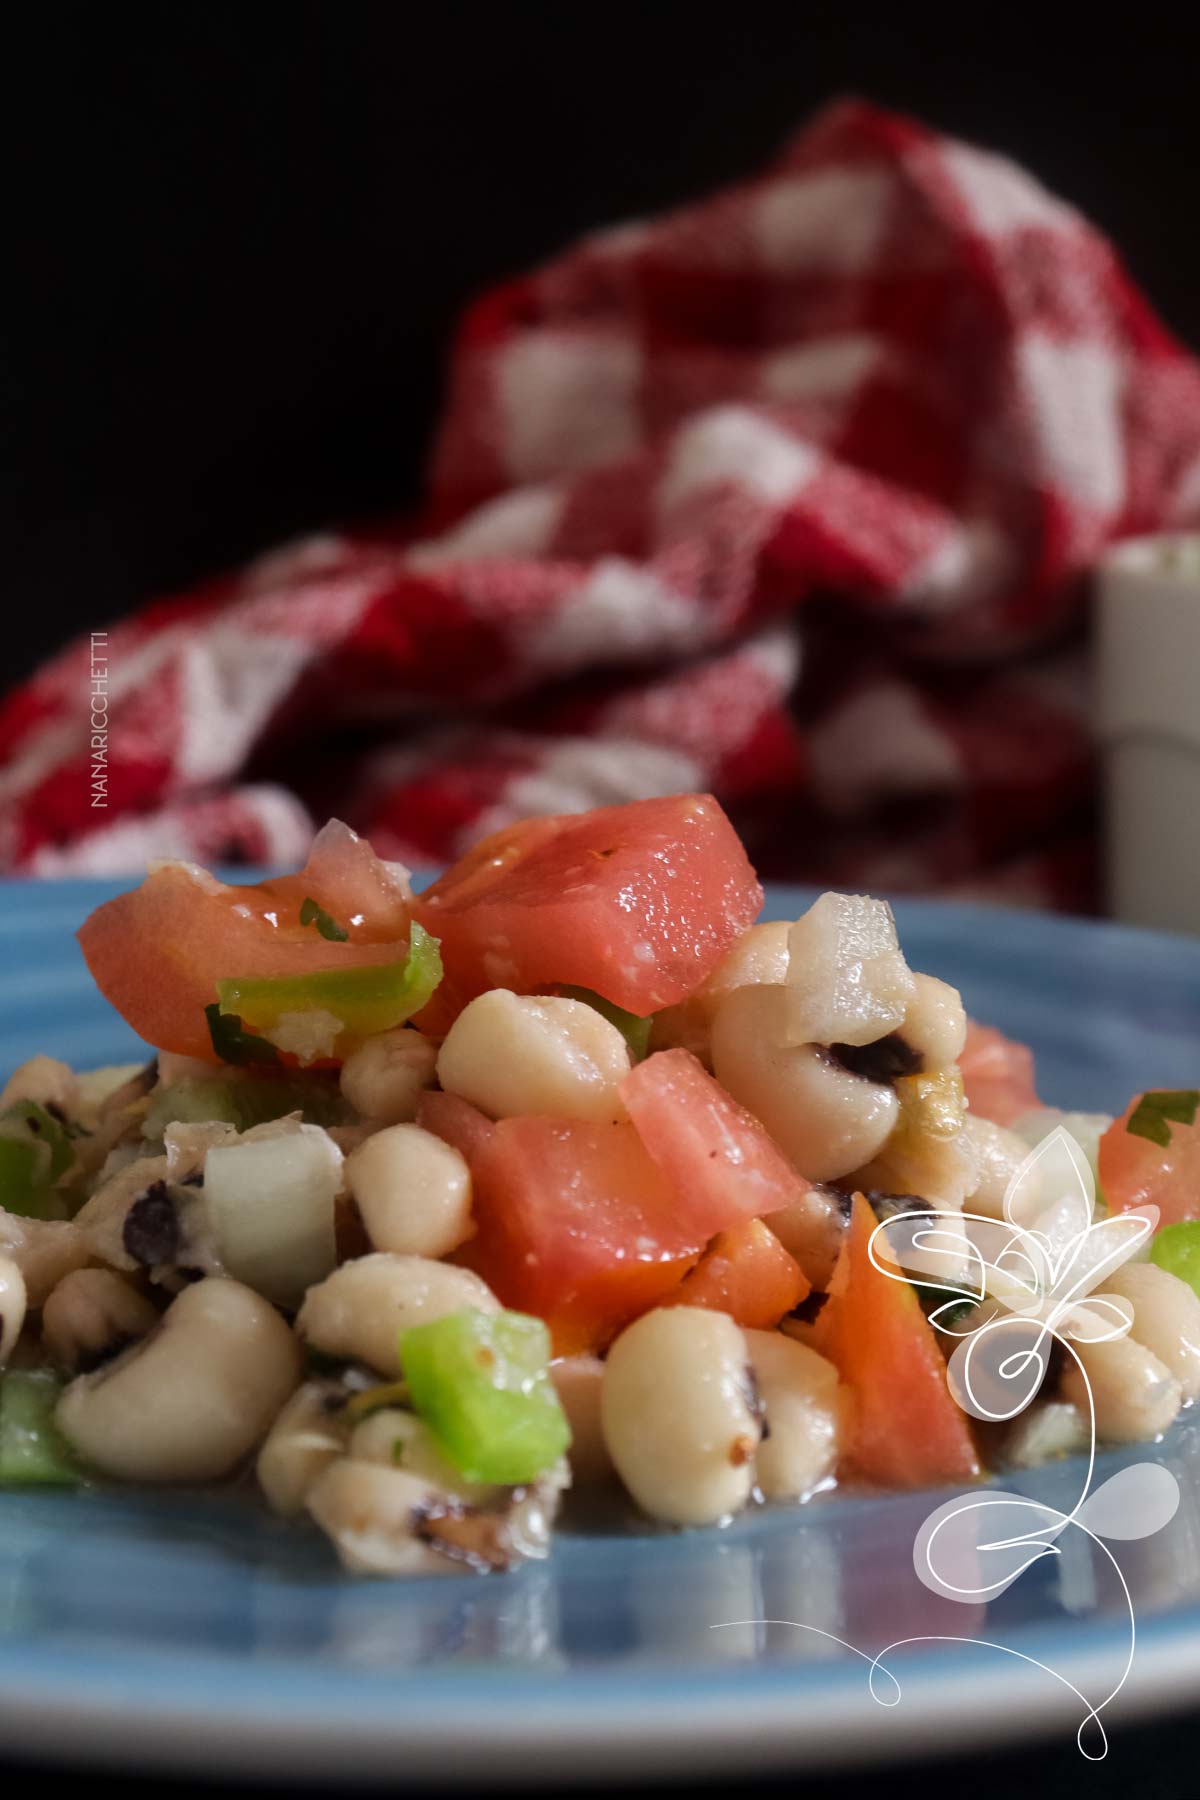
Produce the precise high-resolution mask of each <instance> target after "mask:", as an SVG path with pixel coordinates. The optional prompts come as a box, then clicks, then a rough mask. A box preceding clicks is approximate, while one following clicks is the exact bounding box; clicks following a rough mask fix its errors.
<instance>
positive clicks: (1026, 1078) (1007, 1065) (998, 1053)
mask: <svg viewBox="0 0 1200 1800" xmlns="http://www.w3.org/2000/svg"><path fill="white" fill-rule="evenodd" d="M958 1066H959V1068H960V1069H961V1071H962V1078H963V1087H964V1089H965V1091H966V1096H967V1104H968V1106H969V1107H970V1109H971V1111H972V1112H973V1113H978V1115H979V1117H980V1118H981V1119H990V1120H991V1121H992V1123H993V1124H994V1125H1011V1124H1012V1122H1013V1120H1014V1119H1019V1118H1020V1116H1021V1114H1022V1113H1026V1112H1030V1111H1032V1109H1033V1108H1034V1107H1036V1106H1040V1105H1041V1101H1040V1100H1039V1099H1038V1097H1037V1090H1036V1088H1035V1087H1034V1085H1033V1051H1032V1050H1031V1049H1030V1048H1029V1046H1028V1044H1019V1043H1017V1042H1016V1040H1015V1039H1014V1038H1006V1037H1005V1036H1004V1033H1003V1032H1001V1031H997V1030H995V1029H994V1027H993V1026H991V1025H977V1024H976V1023H975V1021H974V1019H971V1020H969V1021H968V1023H967V1041H966V1045H965V1047H964V1049H963V1053H962V1055H961V1056H960V1057H959V1059H958Z"/></svg>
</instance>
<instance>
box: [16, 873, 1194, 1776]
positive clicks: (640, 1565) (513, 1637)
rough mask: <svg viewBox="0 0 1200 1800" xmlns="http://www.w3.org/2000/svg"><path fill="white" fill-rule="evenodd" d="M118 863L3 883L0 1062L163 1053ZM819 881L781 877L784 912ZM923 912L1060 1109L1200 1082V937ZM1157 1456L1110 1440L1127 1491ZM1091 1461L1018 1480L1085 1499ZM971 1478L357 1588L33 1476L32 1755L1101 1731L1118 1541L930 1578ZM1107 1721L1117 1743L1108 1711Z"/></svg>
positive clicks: (174, 1517) (1147, 1693) (995, 1737)
mask: <svg viewBox="0 0 1200 1800" xmlns="http://www.w3.org/2000/svg"><path fill="white" fill-rule="evenodd" d="M118 885H119V884H116V883H108V882H70V883H62V884H37V885H34V884H20V883H17V884H12V885H9V886H7V887H3V888H0V1068H8V1067H11V1066H12V1065H14V1064H16V1063H17V1062H19V1061H21V1060H22V1059H23V1058H25V1057H26V1056H28V1055H30V1054H31V1053H32V1052H33V1051H35V1050H44V1051H47V1052H49V1053H50V1054H52V1055H56V1056H61V1057H63V1058H65V1059H66V1060H67V1061H69V1062H71V1063H73V1064H75V1065H76V1066H79V1067H87V1066H89V1065H92V1064H97V1063H101V1062H113V1061H121V1060H125V1059H127V1058H129V1057H131V1056H136V1055H137V1054H138V1053H139V1049H140V1046H139V1045H138V1043H137V1040H136V1039H135V1038H134V1037H133V1036H132V1035H131V1033H130V1032H128V1031H127V1030H126V1029H125V1027H124V1026H123V1025H122V1024H121V1022H120V1021H119V1020H118V1019H116V1018H115V1017H114V1016H113V1015H112V1014H110V1013H109V1011H108V1009H107V1007H106V1006H105V1004H104V1002H103V1001H102V1000H101V999H100V997H99V995H97V994H96V993H95V992H94V991H93V990H92V988H91V985H90V982H89V979H88V976H87V973H86V971H85V969H84V967H83V963H82V960H81V958H80V956H79V954H78V951H77V949H76V946H75V944H74V942H73V939H72V932H73V929H74V927H75V926H76V925H77V924H78V923H79V921H80V920H81V919H82V918H83V916H84V915H85V913H86V912H87V911H88V910H89V909H90V908H91V907H92V906H94V905H96V904H97V903H98V902H99V901H100V900H102V899H104V898H106V897H107V896H108V895H109V894H111V893H113V892H115V891H116V889H117V886H118ZM805 902H806V896H803V895H801V894H798V893H795V892H789V891H788V890H785V889H777V890H776V891H775V892H774V893H773V894H772V895H771V896H770V903H769V907H768V912H769V915H770V916H774V917H780V916H788V917H792V916H795V914H796V912H797V911H798V910H800V908H801V907H802V906H803V905H804V904H805ZM897 911H898V915H899V920H900V926H901V932H902V936H903V940H904V943H905V947H906V949H907V951H908V954H909V958H910V960H911V961H912V963H913V965H914V967H918V968H923V969H927V970H930V971H931V972H933V973H936V974H939V975H942V976H944V977H945V978H946V979H947V980H949V981H951V982H953V983H955V984H956V985H957V986H959V987H961V989H962V991H963V994H964V996H965V998H966V1001H967V1004H968V1007H969V1009H970V1010H971V1011H972V1012H973V1013H975V1014H976V1015H977V1016H979V1017H982V1018H985V1019H988V1020H991V1021H992V1022H994V1023H995V1024H997V1025H999V1026H1000V1027H1001V1028H1002V1029H1004V1030H1006V1031H1008V1032H1010V1033H1012V1034H1013V1035H1015V1036H1018V1037H1021V1038H1024V1039H1027V1040H1028V1041H1030V1042H1032V1043H1033V1044H1034V1045H1035V1046H1036V1048H1037V1051H1038V1058H1039V1069H1040V1084H1041V1088H1042V1091H1043V1093H1044V1095H1045V1097H1046V1099H1047V1100H1049V1101H1051V1102H1055V1103H1058V1104H1061V1105H1064V1106H1068V1107H1081V1108H1087V1109H1104V1110H1108V1111H1112V1110H1116V1109H1117V1108H1119V1107H1120V1106H1122V1105H1123V1104H1124V1102H1125V1100H1126V1099H1127V1097H1128V1095H1129V1093H1130V1092H1131V1091H1132V1089H1133V1088H1135V1087H1146V1086H1164V1087H1169V1086H1176V1087H1178V1086H1186V1085H1189V1084H1191V1083H1193V1082H1195V1081H1196V1079H1197V1077H1198V1076H1200V943H1191V942H1183V941H1180V940H1175V939H1170V938H1165V937H1158V936H1150V935H1147V934H1143V933H1136V932H1132V931H1128V930H1124V929H1121V928H1118V927H1114V926H1099V925H1090V924H1083V923H1077V922H1073V921H1065V920H1060V919H1048V918H1043V917H1039V916H1034V915H1026V914H1021V913H1018V912H1008V911H992V910H988V909H984V908H973V907H962V906H938V905H933V904H921V903H909V904H902V905H900V906H899V907H898V909H897ZM129 954H130V956H131V957H133V956H136V955H137V945H136V944H131V945H130V946H129ZM1144 1454H1145V1453H1144V1452H1135V1451H1131V1452H1128V1453H1120V1454H1117V1455H1109V1456H1105V1457H1102V1458H1101V1459H1100V1464H1099V1466H1098V1469H1097V1474H1096V1484H1097V1485H1098V1484H1099V1482H1100V1481H1102V1480H1103V1479H1104V1478H1105V1477H1106V1476H1108V1475H1110V1474H1112V1473H1113V1472H1114V1471H1115V1470H1117V1469H1119V1468H1120V1467H1122V1466H1123V1465H1124V1464H1126V1463H1130V1462H1133V1461H1136V1460H1139V1459H1140V1458H1141V1457H1142V1456H1143V1455H1144ZM1151 1454H1153V1455H1155V1456H1158V1457H1160V1458H1161V1459H1162V1460H1164V1461H1165V1462H1166V1463H1167V1464H1168V1465H1169V1466H1170V1467H1171V1468H1172V1469H1173V1470H1174V1471H1175V1473H1176V1474H1177V1476H1178V1477H1179V1480H1180V1484H1181V1487H1182V1490H1183V1499H1182V1504H1181V1506H1180V1508H1179V1511H1178V1512H1177V1513H1176V1515H1175V1517H1174V1519H1173V1520H1172V1522H1171V1523H1170V1524H1169V1525H1168V1526H1167V1527H1166V1528H1165V1529H1163V1530H1161V1531H1159V1532H1158V1533H1156V1534H1155V1535H1153V1536H1151V1537H1147V1538H1144V1539H1142V1540H1140V1541H1136V1542H1132V1543H1127V1544H1117V1545H1115V1546H1113V1550H1114V1554H1115V1556H1116V1561H1117V1563H1118V1564H1119V1566H1120V1570H1121V1572H1122V1575H1123V1579H1124V1582H1125V1583H1126V1584H1127V1586H1128V1590H1129V1594H1130V1596H1131V1599H1132V1605H1133V1611H1134V1614H1135V1615H1136V1651H1135V1654H1134V1656H1133V1661H1132V1668H1131V1670H1130V1672H1129V1675H1128V1679H1127V1680H1125V1681H1124V1685H1123V1687H1122V1690H1121V1693H1120V1696H1119V1698H1118V1699H1117V1700H1116V1701H1115V1702H1114V1703H1113V1705H1112V1706H1111V1707H1109V1708H1108V1709H1106V1710H1104V1711H1103V1712H1102V1714H1101V1717H1102V1718H1103V1719H1104V1720H1106V1721H1111V1719H1113V1718H1114V1717H1117V1716H1118V1715H1119V1714H1121V1713H1122V1712H1123V1713H1124V1714H1125V1715H1126V1716H1128V1715H1129V1714H1131V1713H1132V1712H1135V1711H1137V1712H1146V1711H1149V1710H1152V1709H1155V1708H1162V1707H1166V1706H1169V1705H1173V1704H1179V1703H1182V1702H1184V1701H1185V1700H1191V1699H1195V1698H1196V1697H1197V1696H1200V1479H1198V1477H1200V1428H1198V1427H1197V1425H1195V1424H1192V1423H1191V1422H1187V1421H1185V1422H1184V1423H1183V1424H1182V1425H1180V1426H1178V1427H1176V1429H1175V1430H1174V1431H1173V1432H1172V1433H1171V1434H1170V1435H1169V1437H1168V1438H1167V1440H1166V1441H1165V1442H1164V1443H1163V1444H1162V1445H1161V1446H1159V1447H1158V1448H1157V1449H1156V1450H1154V1451H1153V1452H1152V1453H1151ZM1083 1477H1084V1469H1083V1466H1082V1465H1081V1464H1080V1463H1079V1462H1071V1463H1066V1464H1061V1465H1059V1466H1057V1467H1054V1468H1051V1469H1046V1470H1042V1471H1039V1472H1038V1473H1037V1474H1036V1475H1030V1476H1027V1477H1024V1478H1022V1479H1021V1480H1020V1481H1019V1482H1010V1483H1009V1484H1008V1485H1009V1486H1010V1487H1019V1488H1020V1491H1022V1492H1024V1493H1028V1494H1029V1495H1031V1496H1034V1497H1035V1498H1037V1499H1040V1500H1043V1501H1047V1502H1049V1503H1050V1504H1053V1505H1055V1506H1057V1507H1060V1508H1062V1509H1063V1510H1069V1509H1070V1507H1071V1505H1072V1504H1073V1502H1074V1499H1075V1497H1076V1496H1077V1494H1078V1491H1079V1486H1080V1483H1081V1481H1082V1479H1083ZM944 1498H946V1496H945V1495H941V1496H938V1495H933V1496H931V1495H929V1494H920V1495H900V1496H887V1497H869V1496H865V1497H864V1496H859V1497H836V1496H834V1497H829V1498H822V1499H818V1500H816V1501H814V1502H812V1503H810V1504H809V1505H808V1506H806V1507H803V1508H800V1509H794V1510H766V1511H761V1512H758V1513H756V1514H754V1515H753V1516H746V1517H743V1518H742V1519H741V1520H739V1521H737V1522H736V1523H735V1524H734V1525H733V1526H731V1527H730V1528H729V1529H727V1530H724V1531H715V1530H714V1531H697V1532H691V1533H682V1534H675V1533H667V1532H654V1531H651V1530H648V1529H647V1528H646V1527H645V1526H644V1525H638V1524H636V1523H635V1522H632V1521H631V1522H630V1524H629V1526H628V1528H627V1529H616V1528H615V1527H614V1522H613V1521H612V1520H611V1519H610V1520H609V1521H607V1522H601V1523H596V1524H592V1525H589V1524H588V1523H587V1522H586V1521H581V1522H579V1523H578V1524H576V1525H575V1526H574V1527H573V1528H571V1529H569V1530H564V1531H563V1532H561V1533H560V1535H559V1537H558V1539H557V1542H556V1547H555V1550H554V1554H553V1556H552V1558H551V1559H550V1561H549V1562H548V1563H545V1564H541V1565H532V1566H528V1567H526V1568H524V1569H521V1570H519V1571H516V1572H514V1573H513V1574H511V1575H506V1576H495V1577H490V1578H488V1579H485V1580H481V1579H479V1578H476V1577H467V1576H464V1577H457V1576H454V1577H441V1578H439V1577H433V1578H425V1579H419V1580H414V1581H410V1582H408V1583H405V1584H391V1585H389V1584H387V1583H385V1582H376V1581H361V1580H350V1579H348V1578H346V1577H344V1576H343V1575H341V1574H340V1573H339V1572H338V1570H337V1568H336V1566H335V1564H334V1561H333V1559H332V1556H331V1554H330V1553H329V1552H328V1550H327V1548H326V1547H325V1545H324V1544H323V1542H322V1541H321V1540H320V1539H319V1538H318V1537H317V1535H316V1534H315V1532H312V1531H309V1530H307V1529H305V1528H303V1527H285V1526H283V1525H281V1524H279V1523H278V1522H276V1521H273V1520H271V1519H269V1518H268V1517H266V1516H265V1515H264V1514H263V1513H262V1512H261V1511H259V1510H258V1508H257V1507H256V1506H255V1504H254V1503H253V1501H252V1499H251V1498H250V1497H249V1496H248V1495H246V1494H244V1493H241V1492H236V1493H234V1492H226V1493H214V1494H209V1495H203V1496H185V1495H177V1494H170V1493H139V1492H130V1493H129V1494H128V1495H118V1494H113V1493H111V1492H110V1493H106V1494H103V1495H96V1494H82V1495H77V1496H76V1495H67V1496H64V1495H49V1496H44V1497H38V1496H27V1495H21V1494H5V1495H0V1729H2V1731H3V1739H4V1742H5V1743H6V1745H7V1746H8V1747H9V1748H10V1750H13V1751H18V1750H20V1751H30V1752H41V1753H46V1754H50V1755H70V1756H73V1757H84V1756H86V1757H87V1758H89V1759H97V1758H109V1759H112V1760H113V1761H115V1762H118V1763H121V1764H126V1765H131V1766H132V1765H139V1766H141V1765H146V1764H150V1763H154V1764H157V1765H160V1766H163V1767H170V1768H173V1769H176V1770H182V1769H189V1770H194V1769H197V1768H207V1769H217V1768H237V1769H240V1770H261V1771H263V1772H269V1773H270V1774H272V1775H274V1776H276V1777H284V1776H288V1775H297V1776H299V1775H312V1774H326V1775H334V1774H336V1775H337V1776H339V1777H342V1778H347V1777H349V1778H359V1779H362V1778H381V1779H388V1780H391V1781H402V1780H404V1779H405V1778H408V1779H413V1778H417V1777H419V1778H420V1779H421V1780H422V1781H426V1782H427V1781H430V1780H436V1779H438V1778H439V1777H446V1778H451V1777H453V1778H457V1779H463V1778H464V1777H468V1776H470V1775H473V1774H474V1775H487V1776H489V1777H496V1778H499V1777H501V1776H503V1777H505V1778H508V1779H512V1780H515V1781H521V1782H525V1783H528V1782H531V1781H534V1780H541V1779H546V1778H551V1777H561V1776H571V1775H575V1776H578V1775H580V1774H586V1775H587V1776H588V1777H590V1778H592V1779H595V1778H597V1777H598V1776H602V1775H603V1776H609V1777H615V1776H619V1775H621V1774H622V1773H625V1772H632V1773H636V1774H639V1775H644V1774H647V1773H650V1772H660V1773H667V1772H671V1773H676V1774H681V1773H685V1772H687V1771H694V1770H698V1771H704V1772H714V1771H716V1770H718V1769H722V1768H729V1769H737V1770H738V1771H739V1772H740V1773H743V1774H744V1773H745V1772H747V1771H748V1770H749V1769H752V1768H764V1767H767V1766H781V1765H785V1764H795V1765H797V1766H799V1765H804V1766H806V1767H811V1766H813V1765H815V1764H818V1763H824V1764H838V1763H850V1762H854V1761H861V1760H863V1759H866V1758H871V1757H884V1756H887V1757H895V1756H896V1755H898V1754H901V1753H903V1752H906V1751H912V1752H916V1751H928V1750H930V1749H951V1748H953V1747H954V1746H955V1745H958V1744H961V1743H964V1742H967V1741H970V1742H972V1743H973V1744H975V1745H979V1744H981V1743H984V1742H987V1741H996V1742H999V1741H1001V1740H1009V1741H1011V1740H1014V1739H1018V1738H1025V1737H1028V1736H1031V1735H1033V1734H1035V1733H1038V1732H1048V1731H1056V1732H1061V1733H1063V1734H1065V1735H1066V1736H1067V1737H1069V1736H1070V1735H1071V1734H1073V1733H1074V1732H1075V1730H1076V1728H1077V1727H1078V1726H1079V1725H1080V1723H1081V1722H1083V1721H1084V1720H1085V1719H1086V1717H1087V1715H1088V1709H1089V1707H1090V1706H1092V1705H1099V1703H1100V1702H1102V1701H1103V1700H1104V1699H1105V1698H1106V1696H1107V1695H1109V1693H1110V1692H1111V1691H1112V1690H1113V1689H1114V1688H1116V1687H1117V1686H1118V1684H1119V1683H1120V1682H1121V1677H1122V1674H1123V1671H1124V1670H1125V1667H1126V1663H1127V1660H1128V1658H1129V1653H1130V1643H1131V1630H1130V1617H1129V1611H1128V1608H1127V1605H1126V1601H1125V1598H1124V1593H1123V1590H1122V1584H1121V1579H1119V1578H1118V1575H1117V1573H1116V1572H1115V1566H1114V1563H1113V1561H1112V1560H1111V1559H1110V1556H1109V1553H1108V1552H1107V1551H1106V1550H1105V1549H1104V1547H1103V1546H1102V1545H1101V1544H1100V1543H1099V1542H1098V1541H1097V1540H1095V1539H1093V1538H1089V1537H1088V1536H1087V1535H1086V1534H1085V1533H1084V1532H1082V1531H1069V1532H1067V1533H1064V1534H1063V1536H1062V1537H1061V1538H1060V1539H1059V1540H1058V1541H1057V1543H1056V1545H1055V1549H1054V1554H1051V1555H1047V1556H1045V1557H1044V1558H1042V1559H1041V1560H1039V1561H1038V1562H1037V1563H1035V1564H1034V1566H1033V1567H1031V1568H1030V1569H1029V1570H1028V1572H1027V1573H1025V1574H1024V1575H1023V1576H1021V1578H1020V1579H1019V1580H1017V1581H1016V1582H1015V1583H1014V1584H1013V1585H1012V1586H1010V1587H1009V1588H1008V1589H1007V1590H1006V1591H1005V1592H1004V1594H1003V1595H1002V1596H1001V1598H999V1599H998V1600H995V1601H993V1602H992V1603H991V1604H989V1605H988V1606H986V1607H983V1606H967V1605H959V1604H956V1603H955V1602H953V1601H951V1600H948V1599H941V1598H939V1597H937V1596H936V1595H934V1594H932V1593H930V1592H929V1591H928V1590H927V1589H926V1588H925V1587H923V1586H922V1585H921V1583H920V1582H919V1581H918V1580H917V1577H916V1575H915V1572H914V1567H913V1544H914V1539H915V1536H916V1533H917V1531H918V1529H919V1527H920V1525H921V1522H922V1521H923V1520H924V1519H925V1517H926V1516H927V1515H928V1513H929V1512H930V1511H931V1510H932V1508H933V1506H934V1505H935V1504H936V1503H937V1502H938V1500H939V1499H944ZM897 1644H898V1645H899V1647H898V1648H895V1649H893V1650H890V1651H888V1654H887V1655H886V1657H885V1658H884V1661H883V1663H882V1664H881V1665H879V1666H877V1667H873V1664H872V1659H873V1658H874V1657H875V1656H876V1655H877V1654H878V1653H879V1652H881V1651H883V1650H885V1648H886V1647H887V1646H891V1645H897ZM1084 1741H1085V1744H1086V1746H1087V1748H1088V1749H1089V1750H1090V1751H1091V1752H1092V1753H1093V1754H1095V1753H1097V1751H1098V1750H1099V1748H1100V1740H1099V1734H1098V1732H1097V1730H1096V1728H1095V1726H1094V1725H1093V1726H1092V1727H1091V1728H1090V1734H1089V1733H1085V1739H1084Z"/></svg>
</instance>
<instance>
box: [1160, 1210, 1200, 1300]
mask: <svg viewBox="0 0 1200 1800" xmlns="http://www.w3.org/2000/svg"><path fill="white" fill-rule="evenodd" d="M1150 1261H1151V1262H1152V1263H1157V1264H1158V1266H1159V1268H1160V1269H1165V1270H1166V1271H1167V1273H1168V1274H1169V1275H1178V1277H1179V1279H1180V1281H1186V1282H1187V1284H1188V1286H1189V1287H1190V1288H1194V1289H1195V1291H1196V1293H1197V1294H1200V1219H1184V1220H1181V1222H1180V1223H1179V1224H1178V1225H1164V1226H1163V1228H1162V1230H1161V1231H1158V1232H1156V1233H1155V1235H1154V1242H1153V1243H1152V1244H1151V1246H1150Z"/></svg>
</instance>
